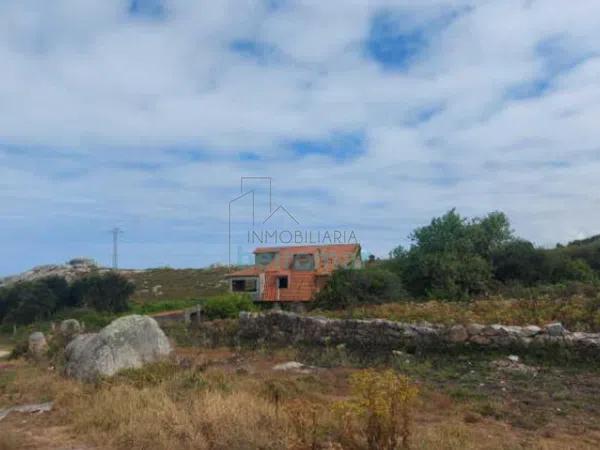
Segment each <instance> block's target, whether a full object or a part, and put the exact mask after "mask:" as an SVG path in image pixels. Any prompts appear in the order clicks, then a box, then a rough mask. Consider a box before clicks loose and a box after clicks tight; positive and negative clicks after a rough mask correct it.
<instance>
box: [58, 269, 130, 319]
mask: <svg viewBox="0 0 600 450" xmlns="http://www.w3.org/2000/svg"><path fill="white" fill-rule="evenodd" d="M73 291H74V292H72V294H71V300H70V301H71V302H72V303H73V304H76V305H82V306H89V307H91V308H93V309H95V310H96V311H106V312H113V313H118V312H123V311H127V310H128V309H129V298H130V297H131V295H133V293H134V292H135V285H134V284H133V283H132V282H130V281H129V280H128V279H127V278H125V277H124V276H123V275H120V274H118V273H116V272H107V273H105V274H102V275H98V274H94V275H89V276H87V277H85V278H82V279H81V280H80V281H79V282H77V283H76V284H75V285H74V288H73Z"/></svg>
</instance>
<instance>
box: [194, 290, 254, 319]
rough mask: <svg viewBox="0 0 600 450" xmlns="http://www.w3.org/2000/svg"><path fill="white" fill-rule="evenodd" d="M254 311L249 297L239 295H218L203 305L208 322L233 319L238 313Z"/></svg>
mask: <svg viewBox="0 0 600 450" xmlns="http://www.w3.org/2000/svg"><path fill="white" fill-rule="evenodd" d="M255 309H256V307H255V306H254V304H253V303H252V300H251V299H250V297H248V296H247V295H239V294H225V295H220V296H218V297H213V298H211V299H209V300H207V301H206V302H205V303H204V314H205V316H206V318H207V319H208V320H215V319H235V318H237V317H238V316H239V315H240V312H242V311H254V310H255Z"/></svg>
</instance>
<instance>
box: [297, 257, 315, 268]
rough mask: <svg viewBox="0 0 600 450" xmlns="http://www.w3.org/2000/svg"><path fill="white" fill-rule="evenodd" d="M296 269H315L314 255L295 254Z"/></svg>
mask: <svg viewBox="0 0 600 450" xmlns="http://www.w3.org/2000/svg"><path fill="white" fill-rule="evenodd" d="M294 270H308V271H310V270H315V257H314V255H310V254H303V255H294Z"/></svg>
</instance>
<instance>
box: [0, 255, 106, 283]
mask: <svg viewBox="0 0 600 450" xmlns="http://www.w3.org/2000/svg"><path fill="white" fill-rule="evenodd" d="M106 270H107V269H104V268H100V267H98V265H97V264H96V262H95V261H94V260H92V259H87V258H75V259H72V260H71V261H69V262H68V263H66V264H62V265H60V264H48V265H44V266H37V267H34V268H33V269H31V270H28V271H27V272H23V273H20V274H18V275H13V276H10V277H5V278H0V287H1V286H10V285H12V284H15V283H18V282H20V281H36V280H40V279H42V278H48V277H52V276H57V277H61V278H64V279H65V280H67V281H68V282H71V281H73V280H75V279H77V278H80V277H82V276H84V275H87V274H89V273H91V272H94V271H98V272H99V273H102V272H105V271H106Z"/></svg>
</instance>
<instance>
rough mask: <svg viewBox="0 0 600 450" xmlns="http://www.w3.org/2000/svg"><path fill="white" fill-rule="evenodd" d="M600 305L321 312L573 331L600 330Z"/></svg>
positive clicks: (413, 305) (499, 303)
mask: <svg viewBox="0 0 600 450" xmlns="http://www.w3.org/2000/svg"><path fill="white" fill-rule="evenodd" d="M599 304H600V302H599V301H597V300H595V299H592V300H590V299H587V298H583V297H578V296H575V297H570V298H565V299H558V300H556V299H529V300H527V299H521V300H507V299H488V300H477V301H472V302H468V303H461V302H443V301H433V300H432V301H428V302H398V303H387V304H383V305H370V306H363V307H355V308H353V309H351V310H346V311H333V312H328V311H324V312H319V314H323V315H326V316H329V317H344V318H346V317H350V318H355V319H366V318H382V319H389V320H396V321H403V322H420V321H427V322H432V323H442V324H457V323H459V324H468V323H481V324H494V323H502V324H507V325H544V324H547V323H549V322H553V321H560V322H562V323H563V324H565V325H566V326H567V327H568V328H569V329H571V330H573V331H599V330H600V309H598V306H599Z"/></svg>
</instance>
